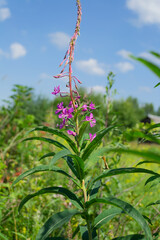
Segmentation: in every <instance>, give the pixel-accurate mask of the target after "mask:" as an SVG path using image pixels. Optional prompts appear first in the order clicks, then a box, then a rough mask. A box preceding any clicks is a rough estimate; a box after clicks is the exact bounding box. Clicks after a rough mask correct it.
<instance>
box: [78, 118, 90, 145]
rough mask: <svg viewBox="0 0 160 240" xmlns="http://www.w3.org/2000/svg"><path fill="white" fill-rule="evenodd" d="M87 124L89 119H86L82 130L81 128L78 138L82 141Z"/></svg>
mask: <svg viewBox="0 0 160 240" xmlns="http://www.w3.org/2000/svg"><path fill="white" fill-rule="evenodd" d="M87 126H88V122H87V121H85V122H83V123H82V126H81V128H80V130H79V135H78V140H79V142H80V141H81V139H82V137H83V134H84V132H85V130H86V128H87Z"/></svg>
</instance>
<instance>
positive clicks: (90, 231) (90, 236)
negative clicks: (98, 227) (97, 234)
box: [86, 218, 92, 240]
mask: <svg viewBox="0 0 160 240" xmlns="http://www.w3.org/2000/svg"><path fill="white" fill-rule="evenodd" d="M86 221H87V228H88V237H89V240H92V230H91V225H90V222H89V219H88V218H87V219H86Z"/></svg>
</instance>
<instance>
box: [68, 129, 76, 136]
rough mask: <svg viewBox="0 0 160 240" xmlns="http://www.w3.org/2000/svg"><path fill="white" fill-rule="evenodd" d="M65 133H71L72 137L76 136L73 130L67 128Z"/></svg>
mask: <svg viewBox="0 0 160 240" xmlns="http://www.w3.org/2000/svg"><path fill="white" fill-rule="evenodd" d="M67 133H68V134H69V135H72V136H74V137H75V136H76V133H75V132H73V131H71V130H68V131H67Z"/></svg>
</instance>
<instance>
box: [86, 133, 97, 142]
mask: <svg viewBox="0 0 160 240" xmlns="http://www.w3.org/2000/svg"><path fill="white" fill-rule="evenodd" d="M95 137H96V133H95V134H93V135H92V133H89V139H87V140H89V141H90V142H92V141H93V139H94V138H95Z"/></svg>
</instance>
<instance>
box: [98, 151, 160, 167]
mask: <svg viewBox="0 0 160 240" xmlns="http://www.w3.org/2000/svg"><path fill="white" fill-rule="evenodd" d="M109 152H117V153H127V154H131V155H136V156H140V157H143V158H145V159H146V160H149V161H152V162H155V163H159V164H160V154H159V153H156V152H153V151H147V150H141V151H139V150H134V149H124V148H103V149H102V151H101V154H104V153H109Z"/></svg>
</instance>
